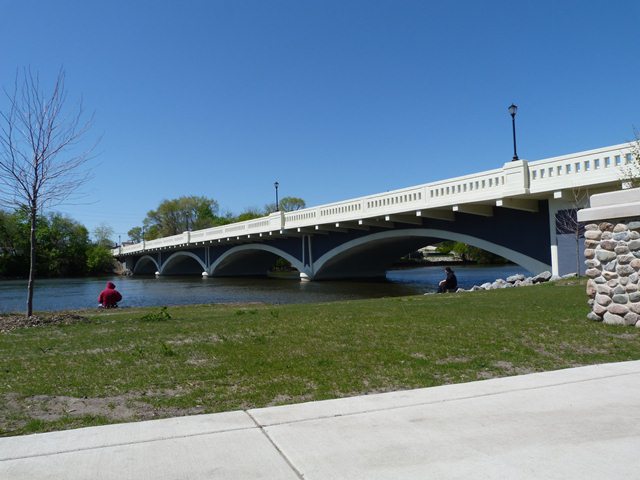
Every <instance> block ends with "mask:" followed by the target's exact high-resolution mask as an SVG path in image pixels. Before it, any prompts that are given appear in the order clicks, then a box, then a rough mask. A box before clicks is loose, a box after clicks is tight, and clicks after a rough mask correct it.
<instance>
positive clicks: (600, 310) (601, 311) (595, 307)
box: [593, 303, 607, 316]
mask: <svg viewBox="0 0 640 480" xmlns="http://www.w3.org/2000/svg"><path fill="white" fill-rule="evenodd" d="M593 311H594V312H595V314H596V315H600V316H602V315H604V313H605V312H606V311H607V307H603V306H602V305H599V304H597V303H594V304H593Z"/></svg>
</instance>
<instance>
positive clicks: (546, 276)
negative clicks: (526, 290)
mask: <svg viewBox="0 0 640 480" xmlns="http://www.w3.org/2000/svg"><path fill="white" fill-rule="evenodd" d="M550 279H551V272H549V271H545V272H542V273H539V274H538V275H536V276H535V277H533V278H532V279H531V281H532V282H533V283H543V282H548V281H549V280H550Z"/></svg>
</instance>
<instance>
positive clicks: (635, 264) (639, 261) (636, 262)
mask: <svg viewBox="0 0 640 480" xmlns="http://www.w3.org/2000/svg"><path fill="white" fill-rule="evenodd" d="M629 265H630V266H631V268H633V269H634V270H640V258H636V257H635V256H634V257H633V260H631V262H630V263H629Z"/></svg>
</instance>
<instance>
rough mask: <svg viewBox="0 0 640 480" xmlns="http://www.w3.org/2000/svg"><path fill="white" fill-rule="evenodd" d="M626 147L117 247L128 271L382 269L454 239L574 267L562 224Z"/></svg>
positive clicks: (318, 276) (308, 273)
mask: <svg viewBox="0 0 640 480" xmlns="http://www.w3.org/2000/svg"><path fill="white" fill-rule="evenodd" d="M633 161H634V158H633V153H632V149H631V146H630V145H629V144H620V145H613V146H610V147H605V148H599V149H595V150H589V151H584V152H578V153H574V154H570V155H563V156H559V157H553V158H548V159H544V160H537V161H526V160H517V161H511V162H508V163H506V164H504V165H503V166H502V168H497V169H494V170H488V171H484V172H480V173H475V174H470V175H466V176H462V177H456V178H451V179H447V180H442V181H437V182H431V183H425V184H422V185H417V186H412V187H407V188H403V189H399V190H393V191H388V192H384V193H377V194H373V195H368V196H364V197H361V198H354V199H351V200H345V201H341V202H336V203H331V204H327V205H320V206H317V207H312V208H305V209H302V210H296V211H291V212H275V213H272V214H270V215H268V216H265V217H262V218H257V219H254V220H248V221H244V222H239V223H234V224H229V225H224V226H220V227H213V228H207V229H204V230H197V231H189V232H184V233H181V234H178V235H173V236H170V237H164V238H159V239H155V240H150V241H142V242H140V243H137V244H134V245H127V246H120V247H118V248H116V249H114V250H113V254H114V256H115V257H116V258H118V259H119V260H120V261H121V262H122V263H123V264H124V265H125V266H126V267H127V268H128V269H129V270H131V271H132V272H133V273H134V274H156V275H185V274H201V275H203V276H242V275H266V274H267V272H268V270H269V269H270V268H271V267H273V265H274V263H275V261H276V259H277V258H278V257H280V258H283V259H285V260H287V261H288V262H289V263H290V264H291V265H292V266H293V267H294V268H296V269H297V270H298V271H299V273H300V277H301V278H302V279H308V280H322V279H339V278H365V277H381V276H384V274H385V271H386V270H387V269H388V267H389V266H390V265H391V264H392V263H393V262H394V261H395V260H397V259H399V258H400V257H402V256H403V255H406V254H407V253H410V252H412V251H415V250H417V249H418V248H421V247H423V246H425V245H429V244H433V243H437V242H440V241H443V240H454V241H460V242H464V243H467V244H469V245H473V246H476V247H479V248H482V249H484V250H487V251H489V252H492V253H495V254H497V255H500V256H502V257H504V258H506V259H508V260H511V261H513V262H515V263H516V264H518V265H521V266H522V267H524V268H525V269H527V270H529V271H530V272H531V273H538V272H541V271H544V270H550V271H551V272H552V273H553V274H556V275H562V274H565V273H570V272H575V271H576V268H578V269H579V268H581V265H582V263H583V262H582V261H580V260H579V259H580V258H581V251H580V249H581V248H582V243H583V242H582V241H578V239H577V238H576V233H575V232H576V227H573V226H571V225H568V223H569V224H570V223H571V221H572V219H575V211H576V210H577V209H579V208H583V207H586V206H588V201H589V200H588V196H589V195H591V194H594V193H601V192H606V191H612V190H618V189H620V188H621V184H622V182H621V178H622V170H623V169H624V168H625V166H626V165H628V164H630V163H631V162H633Z"/></svg>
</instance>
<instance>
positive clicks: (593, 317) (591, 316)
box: [587, 312, 602, 322]
mask: <svg viewBox="0 0 640 480" xmlns="http://www.w3.org/2000/svg"><path fill="white" fill-rule="evenodd" d="M587 318H588V319H589V320H593V321H594V322H601V321H602V317H601V316H599V315H596V314H595V313H594V312H589V313H587Z"/></svg>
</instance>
